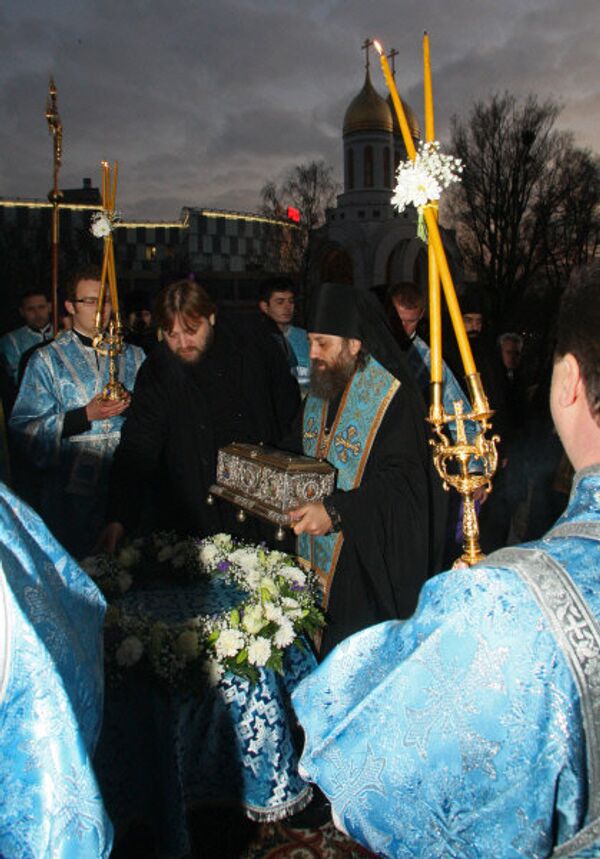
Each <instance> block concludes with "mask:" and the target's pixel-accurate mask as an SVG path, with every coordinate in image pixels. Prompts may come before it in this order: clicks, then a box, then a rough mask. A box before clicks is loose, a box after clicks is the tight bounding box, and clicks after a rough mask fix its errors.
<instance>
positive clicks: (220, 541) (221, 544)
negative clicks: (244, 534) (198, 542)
mask: <svg viewBox="0 0 600 859" xmlns="http://www.w3.org/2000/svg"><path fill="white" fill-rule="evenodd" d="M211 539H212V541H213V543H214V544H215V546H216V547H217V549H220V550H221V551H222V552H228V551H229V550H230V549H231V548H232V546H233V540H232V539H231V537H230V535H229V534H215V535H214V536H213V537H212V538H211Z"/></svg>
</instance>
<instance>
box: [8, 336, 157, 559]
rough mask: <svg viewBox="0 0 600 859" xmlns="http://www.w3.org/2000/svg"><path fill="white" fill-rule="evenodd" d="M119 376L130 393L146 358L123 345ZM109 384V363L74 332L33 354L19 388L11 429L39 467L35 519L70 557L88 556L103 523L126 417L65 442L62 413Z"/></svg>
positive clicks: (93, 426) (94, 426) (96, 425)
mask: <svg viewBox="0 0 600 859" xmlns="http://www.w3.org/2000/svg"><path fill="white" fill-rule="evenodd" d="M117 360H118V367H119V379H120V381H121V382H122V383H123V385H124V386H125V387H126V388H127V390H128V391H131V390H132V389H133V385H134V382H135V377H136V375H137V371H138V369H139V368H140V366H141V363H142V361H143V360H144V353H143V351H142V350H141V349H139V348H138V347H137V346H129V345H127V346H126V347H125V352H124V353H123V355H121V356H119V358H118V359H117ZM107 382H108V359H107V358H105V357H103V356H99V355H98V354H97V353H96V351H95V350H94V349H92V348H91V347H88V346H84V345H83V343H82V342H81V340H80V339H79V338H78V336H77V335H76V334H74V333H73V332H72V331H69V332H66V333H64V334H61V336H60V337H58V338H57V339H56V340H54V341H53V342H52V343H50V344H49V345H48V346H45V347H43V348H41V349H38V350H37V352H35V353H34V354H33V355H32V357H31V360H30V361H29V363H28V364H27V369H26V371H25V375H24V376H23V381H22V383H21V387H20V390H19V396H18V397H17V401H16V403H15V405H14V408H13V411H12V415H11V418H10V429H11V432H12V433H13V436H14V438H15V441H16V442H17V443H18V444H19V446H20V447H21V449H22V450H23V452H24V455H25V456H26V457H27V459H28V460H29V461H30V462H31V463H32V465H34V466H36V467H37V468H40V469H43V470H44V477H43V489H42V501H41V511H40V512H41V514H42V516H43V518H44V521H45V522H46V524H47V525H48V527H49V528H50V529H51V530H52V532H53V533H54V534H55V536H56V537H57V538H58V539H59V540H60V541H61V542H62V543H63V545H65V546H66V547H67V548H68V549H69V550H70V551H71V552H72V553H73V554H75V555H76V556H79V557H81V556H83V555H85V554H86V553H88V552H89V551H90V550H91V548H92V546H93V544H94V541H95V538H96V536H97V534H98V532H99V530H100V527H101V525H102V524H103V516H104V506H105V501H106V493H107V489H108V474H109V469H110V463H111V460H112V456H113V453H114V451H115V448H116V447H117V445H118V443H119V439H120V434H121V426H122V424H123V421H124V418H123V417H122V416H121V415H117V416H116V417H113V418H108V419H107V420H102V421H93V422H92V424H91V428H90V429H88V430H87V431H86V432H80V433H78V434H76V435H71V436H69V437H68V438H64V437H63V425H64V420H65V415H66V413H67V412H70V411H73V410H75V409H79V408H81V407H83V406H86V405H87V404H88V403H89V402H90V400H91V399H92V398H93V397H94V396H96V394H99V393H101V391H102V389H103V387H104V385H105V384H106V383H107Z"/></svg>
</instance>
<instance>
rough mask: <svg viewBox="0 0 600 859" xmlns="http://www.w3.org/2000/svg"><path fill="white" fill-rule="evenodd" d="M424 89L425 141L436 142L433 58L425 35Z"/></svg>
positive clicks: (427, 36)
mask: <svg viewBox="0 0 600 859" xmlns="http://www.w3.org/2000/svg"><path fill="white" fill-rule="evenodd" d="M423 87H424V90H425V140H426V141H428V142H431V141H432V140H435V123H434V119H433V87H432V84H431V57H430V54H429V34H428V33H427V32H425V33H424V34H423Z"/></svg>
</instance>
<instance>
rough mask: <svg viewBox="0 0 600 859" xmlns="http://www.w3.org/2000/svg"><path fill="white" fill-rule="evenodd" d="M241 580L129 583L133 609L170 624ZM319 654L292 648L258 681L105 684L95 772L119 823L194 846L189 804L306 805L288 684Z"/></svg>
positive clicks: (289, 810) (256, 809)
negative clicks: (145, 586)
mask: <svg viewBox="0 0 600 859" xmlns="http://www.w3.org/2000/svg"><path fill="white" fill-rule="evenodd" d="M239 599H240V594H239V591H237V589H235V588H234V587H232V586H231V585H230V584H227V583H225V582H223V581H219V580H209V581H207V582H204V581H200V582H198V583H197V584H194V585H192V586H189V587H183V586H179V587H175V588H166V589H165V588H163V589H156V590H146V591H136V592H131V593H129V594H127V595H125V597H123V598H122V599H121V600H120V601H119V605H120V607H121V608H123V609H124V610H126V611H127V612H128V613H131V614H142V615H144V616H147V617H150V618H152V619H153V620H160V621H163V622H165V623H167V624H173V623H181V622H182V621H183V620H186V619H188V618H190V617H192V616H195V615H197V614H211V613H216V612H221V611H224V610H228V609H230V608H232V607H233V606H234V605H236V604H237V603H238V602H239ZM315 665H316V662H315V659H314V657H313V655H312V653H311V652H310V651H309V650H306V651H303V650H299V649H298V648H296V647H291V648H289V649H288V651H287V653H286V656H285V658H284V674H283V675H280V674H277V673H275V672H274V671H271V670H263V669H261V671H260V679H259V681H258V682H257V683H256V685H254V686H253V685H252V684H250V683H249V682H248V681H246V680H243V679H242V678H240V677H236V676H234V675H232V674H225V675H224V676H223V677H222V678H221V680H220V681H219V682H218V683H217V684H216V685H214V686H209V685H204V686H202V685H200V688H199V689H197V690H195V691H191V690H190V691H187V690H184V689H182V690H178V689H173V688H169V689H166V688H164V687H161V686H160V685H158V683H157V682H152V681H151V680H149V679H144V678H141V677H137V678H136V677H135V676H133V675H131V676H130V677H129V678H128V679H127V680H126V683H124V684H123V685H120V686H117V687H114V688H113V687H109V689H108V690H107V697H106V707H105V715H104V723H103V728H102V736H101V740H100V745H99V748H98V754H97V758H96V763H97V767H98V777H99V780H100V783H101V785H102V792H103V795H104V798H105V801H106V805H107V808H108V811H109V814H110V816H111V818H112V820H113V822H114V824H115V827H116V828H117V829H119V828H120V827H125V826H126V824H127V823H128V822H129V821H130V820H136V819H137V820H144V821H145V822H146V823H147V825H149V826H150V827H151V829H152V831H153V836H154V839H155V842H156V844H157V847H158V849H159V852H160V855H162V856H166V857H180V856H185V855H188V854H189V851H190V838H189V832H188V827H187V819H186V811H187V809H188V808H195V807H198V806H212V805H214V806H217V807H218V806H219V805H226V806H233V807H239V808H241V809H243V811H244V812H245V814H246V815H247V816H248V817H250V818H252V819H254V820H280V819H282V818H284V817H288V816H289V815H291V814H294V813H295V812H296V811H299V810H300V809H301V808H303V807H304V806H305V805H306V804H307V803H308V802H309V800H310V798H311V795H312V791H311V788H310V787H309V786H308V785H307V784H306V782H305V781H304V780H303V779H302V778H301V777H300V776H299V774H298V758H299V744H298V737H297V736H296V731H297V728H296V718H295V715H294V712H293V709H292V705H291V692H292V690H293V689H294V688H295V687H296V685H297V684H298V683H299V681H300V680H302V679H303V678H305V677H306V676H308V674H309V673H310V672H311V671H312V670H313V669H314V668H315Z"/></svg>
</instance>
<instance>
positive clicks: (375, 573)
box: [290, 283, 444, 656]
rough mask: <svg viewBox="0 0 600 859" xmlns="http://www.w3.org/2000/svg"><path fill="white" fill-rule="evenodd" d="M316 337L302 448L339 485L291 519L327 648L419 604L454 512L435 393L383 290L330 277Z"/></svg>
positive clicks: (312, 332) (321, 293)
mask: <svg viewBox="0 0 600 859" xmlns="http://www.w3.org/2000/svg"><path fill="white" fill-rule="evenodd" d="M308 336H309V340H310V355H311V389H310V393H309V395H308V397H307V399H306V402H305V405H304V412H303V421H302V426H301V427H300V426H298V430H297V436H301V440H300V438H299V437H297V438H296V442H295V449H296V450H302V451H303V453H305V454H307V455H308V456H313V457H317V458H323V459H326V460H327V461H328V462H329V463H330V464H331V465H333V466H335V468H336V469H337V486H336V490H335V492H334V493H333V494H332V495H330V496H329V497H328V498H326V499H324V501H323V502H322V503H311V504H306V505H304V506H303V507H300V508H298V509H296V510H292V511H291V512H290V517H291V520H292V523H293V525H294V531H295V533H296V534H297V535H300V539H299V543H298V550H299V554H300V555H301V556H302V557H303V558H305V559H306V560H307V561H308V562H309V563H310V564H311V565H312V566H313V567H314V568H315V569H316V571H317V573H318V575H319V578H320V580H321V584H322V587H323V604H324V607H325V608H326V610H327V614H328V624H327V626H326V628H325V630H324V633H323V640H322V644H321V648H320V654H321V656H324V655H325V654H326V653H328V652H329V651H330V650H331V649H332V648H333V647H334V646H335V645H336V644H337V643H338V642H339V641H341V640H342V639H343V638H345V637H346V636H348V635H350V634H351V633H353V632H356V631H357V630H359V629H362V628H363V627H365V626H368V625H369V624H372V623H375V622H377V621H380V620H384V619H387V618H397V617H407V616H408V615H409V614H410V613H411V612H412V611H413V610H414V607H415V605H416V602H417V598H418V595H419V591H420V589H421V586H422V584H423V583H424V582H425V580H426V579H427V577H428V576H429V575H431V573H432V572H434V571H435V569H436V562H437V560H438V558H439V552H440V551H441V542H442V538H443V528H444V518H443V514H442V510H441V509H440V507H439V505H440V503H441V498H440V495H441V493H440V491H439V490H440V489H441V484H440V481H439V478H437V475H433V474H432V465H431V459H430V456H429V451H428V445H427V435H426V423H425V408H424V403H423V400H422V398H421V396H420V394H419V392H418V390H417V388H416V385H415V383H414V379H413V376H412V373H411V371H410V369H409V368H408V366H407V364H406V358H405V356H404V354H403V353H402V352H401V350H400V349H399V348H398V347H397V344H396V342H395V340H394V338H393V335H392V332H391V330H390V329H389V327H388V326H387V324H386V320H385V317H384V314H383V311H382V310H381V308H380V306H379V304H378V302H377V300H376V299H375V298H374V297H373V296H372V295H371V294H370V293H369V292H368V291H367V290H361V289H358V288H356V287H352V286H346V285H342V284H334V283H326V284H323V285H322V286H321V287H320V289H319V290H318V292H317V293H316V295H315V297H314V301H313V305H312V308H311V313H310V315H309V335H308ZM436 525H437V526H438V528H439V531H437V532H436ZM438 569H439V567H438Z"/></svg>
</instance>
